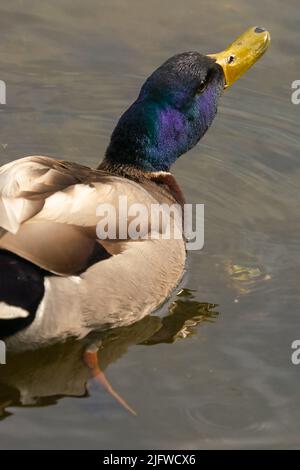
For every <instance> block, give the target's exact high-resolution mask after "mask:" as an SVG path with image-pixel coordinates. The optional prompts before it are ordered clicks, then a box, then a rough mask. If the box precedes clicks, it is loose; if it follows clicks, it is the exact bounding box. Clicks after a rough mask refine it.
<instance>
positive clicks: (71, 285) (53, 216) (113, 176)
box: [0, 27, 270, 347]
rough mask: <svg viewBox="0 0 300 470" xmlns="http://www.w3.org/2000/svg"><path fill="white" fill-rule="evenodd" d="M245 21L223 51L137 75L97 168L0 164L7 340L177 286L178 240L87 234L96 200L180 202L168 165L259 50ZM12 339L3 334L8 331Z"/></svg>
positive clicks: (262, 41) (133, 312)
mask: <svg viewBox="0 0 300 470" xmlns="http://www.w3.org/2000/svg"><path fill="white" fill-rule="evenodd" d="M269 38H270V37H269V33H268V32H267V31H266V30H265V29H264V28H257V27H254V28H250V29H249V30H248V31H246V33H244V34H243V35H242V36H240V37H239V38H238V39H237V40H236V41H235V42H234V43H232V44H231V45H230V46H229V47H228V48H227V49H226V50H225V51H224V52H222V53H220V54H212V55H202V54H200V53H198V52H185V53H180V54H177V55H175V56H173V57H171V58H170V59H168V60H167V61H166V62H165V63H163V64H162V65H161V66H160V67H159V68H158V69H157V70H155V71H154V72H153V73H152V75H150V77H149V78H148V79H147V80H146V82H145V83H144V85H143V86H142V88H141V91H140V93H139V95H138V98H137V100H136V101H135V102H134V103H133V104H132V105H131V106H130V107H129V109H128V110H127V111H126V112H125V113H124V114H123V115H122V117H121V118H120V120H119V122H118V123H117V126H116V128H115V130H114V131H113V133H112V136H111V140H110V143H109V146H108V148H107V150H106V154H105V158H104V160H103V161H102V162H101V163H100V165H99V166H98V168H97V169H92V168H87V167H86V166H83V165H80V164H75V163H70V162H66V161H58V160H55V159H53V158H49V157H46V156H29V157H25V158H21V159H19V160H16V161H13V162H11V163H8V164H6V165H4V166H2V167H1V169H0V227H1V228H0V237H1V238H0V249H1V251H0V262H1V273H0V333H1V337H10V340H8V342H9V341H10V344H14V343H16V342H17V343H18V344H25V345H26V347H27V346H30V347H35V345H36V344H41V343H49V342H52V341H55V340H57V339H58V338H59V339H62V338H67V337H76V338H82V337H85V336H86V335H87V334H88V333H89V332H91V331H92V330H94V329H100V328H101V329H106V328H111V327H119V326H124V325H128V324H131V323H133V322H136V321H137V320H139V319H141V318H143V317H144V316H146V315H148V314H149V313H151V312H153V311H154V310H155V309H156V308H157V307H158V306H159V305H160V304H162V302H164V301H165V299H166V298H168V296H169V295H170V293H171V292H172V291H173V290H174V288H176V286H177V285H178V283H179V281H180V279H181V277H182V275H183V271H184V266H185V259H186V246H185V242H184V239H183V237H182V238H181V239H175V238H174V237H173V238H172V237H171V238H170V239H152V238H149V239H141V238H139V239H131V238H129V237H128V238H127V239H121V238H117V239H106V240H101V239H99V238H98V237H97V234H96V226H97V207H98V205H99V203H101V204H102V203H107V204H110V205H112V206H117V203H118V198H119V196H120V195H126V197H127V200H128V204H129V205H130V204H134V203H137V202H138V203H142V204H144V205H145V206H146V207H149V206H150V205H151V204H156V203H158V204H166V205H168V206H170V205H171V204H174V203H178V204H179V205H183V204H184V197H183V194H182V192H181V190H180V187H179V185H178V183H177V182H176V180H175V178H174V176H173V175H172V174H171V172H170V168H171V166H172V164H173V163H174V162H175V161H176V160H177V159H178V158H179V157H180V156H181V155H183V154H184V153H186V152H187V151H188V150H189V149H191V148H192V147H194V146H195V145H196V144H197V142H198V141H199V140H200V139H201V137H202V136H203V135H204V134H205V132H206V131H207V129H208V128H209V127H210V125H211V123H212V121H213V119H214V117H215V115H216V112H217V107H218V103H219V99H220V97H221V95H222V92H223V90H224V89H225V88H227V87H229V86H230V85H231V84H232V83H233V82H234V81H235V80H236V79H238V78H239V77H240V76H241V75H242V74H243V73H244V72H245V71H246V70H247V69H248V68H249V67H250V66H251V65H252V64H253V63H254V62H255V61H256V60H257V59H258V58H259V57H260V56H261V55H262V54H263V53H264V52H265V50H266V49H267V46H268V44H269ZM16 332H18V333H17V334H15V335H14V336H11V335H12V333H16Z"/></svg>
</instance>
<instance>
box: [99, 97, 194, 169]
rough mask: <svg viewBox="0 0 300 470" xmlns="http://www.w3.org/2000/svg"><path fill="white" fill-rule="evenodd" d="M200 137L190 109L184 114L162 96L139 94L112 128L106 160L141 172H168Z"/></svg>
mask: <svg viewBox="0 0 300 470" xmlns="http://www.w3.org/2000/svg"><path fill="white" fill-rule="evenodd" d="M199 137H200V136H199V129H198V127H197V125H196V123H195V120H194V116H193V111H191V112H190V113H183V112H181V111H180V110H178V109H176V108H175V107H174V106H171V105H170V104H169V103H168V102H167V101H164V100H162V99H161V100H160V101H155V100H153V99H150V98H144V97H139V98H138V99H137V101H135V103H133V104H132V106H131V107H130V108H129V109H128V110H127V111H126V112H125V113H124V114H123V116H121V118H120V120H119V122H118V124H117V126H116V128H115V129H114V131H113V133H112V136H111V141H110V144H109V146H108V148H107V150H106V154H105V161H107V162H109V164H111V165H115V166H116V167H118V166H120V165H125V166H126V167H133V168H134V169H138V170H141V171H143V172H152V173H153V172H158V171H166V172H169V170H170V167H171V165H172V164H173V163H174V162H175V161H176V160H177V158H178V157H179V156H180V155H182V154H183V153H185V152H187V150H189V149H190V148H191V147H193V146H194V145H195V144H196V142H197V141H198V140H199Z"/></svg>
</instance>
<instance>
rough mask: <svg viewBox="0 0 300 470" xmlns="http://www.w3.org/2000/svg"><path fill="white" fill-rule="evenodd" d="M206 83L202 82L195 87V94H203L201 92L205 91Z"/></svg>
mask: <svg viewBox="0 0 300 470" xmlns="http://www.w3.org/2000/svg"><path fill="white" fill-rule="evenodd" d="M207 82H208V80H202V81H201V82H200V83H199V85H198V86H197V90H196V93H197V94H199V93H203V91H204V90H205V88H206V86H207Z"/></svg>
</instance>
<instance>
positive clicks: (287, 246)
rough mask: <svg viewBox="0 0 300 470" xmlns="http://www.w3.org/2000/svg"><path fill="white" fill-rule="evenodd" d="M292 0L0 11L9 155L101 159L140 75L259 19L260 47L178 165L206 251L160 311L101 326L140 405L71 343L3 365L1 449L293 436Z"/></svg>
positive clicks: (299, 411) (212, 443)
mask: <svg viewBox="0 0 300 470" xmlns="http://www.w3.org/2000/svg"><path fill="white" fill-rule="evenodd" d="M299 22H300V8H299V2H298V0H287V1H286V2H284V5H283V4H282V2H281V1H280V0H272V1H271V0H260V1H258V0H255V1H252V2H249V1H246V0H228V1H225V0H223V1H221V2H220V1H219V2H211V1H208V0H202V1H201V0H187V1H185V2H182V1H180V0H172V2H171V1H166V2H161V1H160V0H153V1H152V2H145V1H142V2H141V1H138V0H131V1H130V2H124V1H121V0H102V1H101V2H99V1H97V0H86V1H85V2H81V1H79V0H75V1H74V0H72V1H71V0H53V1H51V2H39V1H37V0H27V1H26V2H25V1H22V0H19V1H18V0H12V1H10V2H6V3H5V4H4V3H3V2H2V4H1V6H0V28H1V42H0V57H1V76H0V79H1V80H4V81H5V82H6V85H7V104H6V105H5V106H1V109H0V162H1V164H3V163H5V162H8V161H10V160H13V159H15V158H18V157H21V156H24V155H30V154H31V155H32V154H42V155H50V156H55V157H58V158H64V159H67V160H72V161H77V162H81V163H83V164H87V165H91V166H96V165H97V163H98V161H99V160H100V159H101V158H102V156H103V154H104V151H105V148H106V145H107V143H108V139H109V136H110V133H111V131H112V129H113V127H114V125H115V123H116V120H117V118H118V117H119V115H120V114H121V113H122V112H123V111H124V110H125V109H126V107H128V105H129V104H130V103H131V102H132V101H133V100H134V98H135V97H136V95H137V93H138V90H139V88H140V86H141V84H142V83H143V81H144V79H145V77H146V76H147V75H149V74H150V73H151V72H152V71H153V69H154V68H156V67H157V66H158V65H159V64H160V63H161V62H163V61H164V60H165V59H166V58H168V57H169V56H171V55H173V54H175V53H177V52H182V51H185V50H199V51H200V52H204V53H208V52H217V51H219V50H222V49H223V48H224V47H225V46H227V45H228V43H230V42H231V41H232V40H233V39H234V38H235V37H236V36H237V35H238V34H240V33H241V32H243V31H244V30H245V29H246V28H248V27H249V26H252V25H261V26H265V27H266V28H267V29H268V30H269V31H270V32H271V35H272V44H271V47H270V49H269V51H268V53H267V54H266V56H265V57H264V58H263V59H262V60H261V61H259V62H258V63H257V64H256V65H255V67H253V69H251V70H250V71H249V72H248V73H247V75H246V76H245V77H243V78H242V79H241V80H240V81H238V82H237V83H236V84H235V85H234V86H233V87H232V88H231V89H230V90H228V92H226V93H225V94H224V97H223V99H222V103H221V106H220V108H219V114H218V116H217V118H216V120H215V122H214V124H213V126H212V128H211V129H210V131H209V132H208V133H207V135H206V136H205V137H204V138H203V140H202V141H201V143H200V144H199V145H198V146H197V147H196V148H195V149H193V150H192V151H191V152H189V154H188V155H185V156H183V157H182V158H181V159H180V160H179V161H178V163H176V165H175V166H174V168H173V171H174V174H175V175H176V177H177V180H178V181H179V183H180V184H181V186H182V188H183V190H184V192H185V194H186V197H187V199H188V201H189V202H198V203H204V204H205V246H204V249H203V250H201V251H199V252H191V253H190V254H189V259H188V264H187V271H186V274H185V277H184V280H183V285H182V286H181V288H182V290H181V291H180V293H179V295H176V294H177V293H174V295H173V297H172V298H171V299H170V301H169V302H168V303H166V304H165V305H164V306H163V307H162V309H161V310H160V311H159V312H158V313H156V314H155V315H153V316H152V317H149V318H146V319H144V320H143V321H142V322H140V323H137V324H135V325H133V326H131V327H129V328H124V329H120V330H116V331H114V332H109V333H108V334H106V335H103V338H102V349H101V351H100V353H99V354H100V362H101V366H102V368H103V369H105V373H106V376H107V377H108V379H109V380H110V382H111V383H112V384H113V386H114V388H115V389H116V390H117V391H118V393H119V394H120V395H121V396H122V397H123V398H124V399H126V400H127V402H128V403H130V406H131V407H132V408H134V410H135V411H136V413H137V416H132V415H131V414H130V413H128V412H127V411H126V410H125V409H124V408H123V407H121V406H120V405H119V404H118V403H117V402H116V401H115V400H114V398H113V397H112V396H110V395H109V394H108V393H107V392H106V391H104V390H103V389H102V388H101V387H100V386H98V385H97V384H94V383H92V382H90V381H89V384H88V387H86V386H85V383H86V381H87V379H88V372H87V370H86V368H85V366H84V365H83V362H82V359H81V353H82V350H83V347H84V345H83V344H82V343H80V342H77V343H74V342H68V343H65V344H61V345H57V346H53V347H51V348H48V349H46V350H44V351H37V352H30V353H24V354H19V355H14V356H8V363H7V365H6V366H0V414H1V417H2V420H1V421H0V447H1V448H6V449H8V448H12V449H14V448H75V449H76V448H94V449H114V448H116V449H126V448H127V449H128V448H129V449H130V448H131V449H132V448H146V449H151V448H152V449H163V448H178V449H179V448H191V449H194V448H199V449H201V448H253V447H255V448H264V447H269V448H270V447H271V448H280V447H299V444H300V438H299V431H300V426H299V423H300V398H299V385H300V366H298V367H297V366H295V365H293V364H292V362H291V352H292V350H291V343H292V342H293V341H294V340H295V339H300V312H299V300H300V291H299V283H300V264H299V261H300V255H299V252H300V240H299V232H300V220H299V203H300V197H299V178H300V164H299V158H300V135H299V134H300V133H299V117H300V106H296V105H293V104H292V102H291V83H292V82H293V81H294V80H297V79H300V67H299V41H300V33H299Z"/></svg>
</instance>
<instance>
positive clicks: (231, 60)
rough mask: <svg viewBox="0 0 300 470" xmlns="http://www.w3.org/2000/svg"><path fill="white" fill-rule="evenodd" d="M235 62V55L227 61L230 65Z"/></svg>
mask: <svg viewBox="0 0 300 470" xmlns="http://www.w3.org/2000/svg"><path fill="white" fill-rule="evenodd" d="M234 61H235V56H234V55H230V56H229V57H228V59H227V62H228V64H233V62H234Z"/></svg>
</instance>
